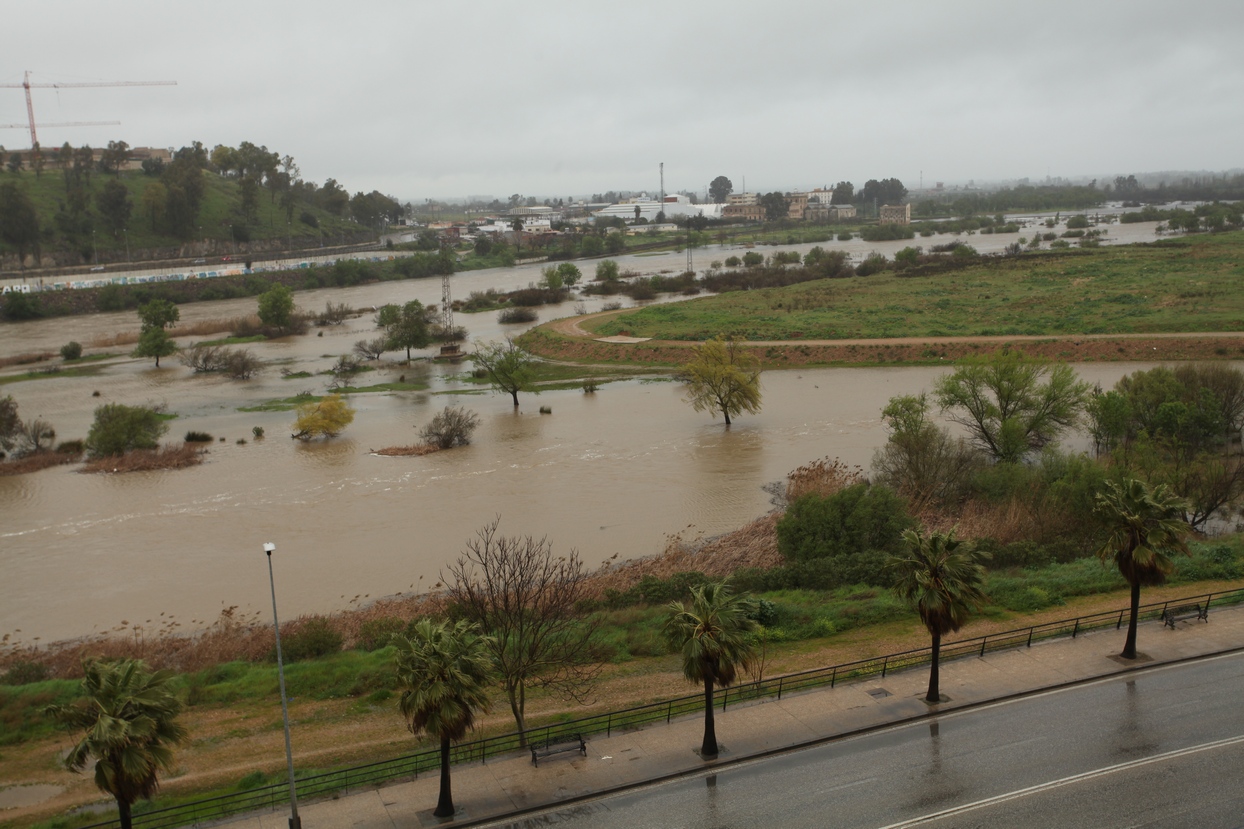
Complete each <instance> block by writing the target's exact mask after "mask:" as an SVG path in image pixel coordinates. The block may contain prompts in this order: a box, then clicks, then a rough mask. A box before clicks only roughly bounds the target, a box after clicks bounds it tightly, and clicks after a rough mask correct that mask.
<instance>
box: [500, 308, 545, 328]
mask: <svg viewBox="0 0 1244 829" xmlns="http://www.w3.org/2000/svg"><path fill="white" fill-rule="evenodd" d="M539 318H540V315H539V314H537V313H536V312H535V311H533V310H532V309H531V308H504V309H502V311H501V313H499V314H497V322H499V323H502V324H511V323H516V322H535V321H536V320H538V319H539Z"/></svg>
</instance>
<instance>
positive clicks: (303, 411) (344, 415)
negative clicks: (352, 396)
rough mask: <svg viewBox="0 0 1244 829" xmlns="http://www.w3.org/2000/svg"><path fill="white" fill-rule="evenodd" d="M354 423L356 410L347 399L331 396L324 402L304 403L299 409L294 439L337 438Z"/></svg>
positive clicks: (337, 395)
mask: <svg viewBox="0 0 1244 829" xmlns="http://www.w3.org/2000/svg"><path fill="white" fill-rule="evenodd" d="M353 421H354V409H353V408H352V407H351V406H350V404H349V403H347V402H346V401H345V398H343V397H342V396H341V395H339V394H330V395H328V396H327V397H325V398H323V399H322V400H319V401H311V402H309V403H303V404H302V405H301V406H299V407H298V419H297V420H296V421H295V422H294V433H293V435H292V437H294V438H297V439H298V440H311V439H312V438H318V437H325V438H331V437H336V436H337V435H339V434H341V432H342V431H343V430H344V429H345V428H346V427H347V426H349V425H350V424H351V423H352V422H353Z"/></svg>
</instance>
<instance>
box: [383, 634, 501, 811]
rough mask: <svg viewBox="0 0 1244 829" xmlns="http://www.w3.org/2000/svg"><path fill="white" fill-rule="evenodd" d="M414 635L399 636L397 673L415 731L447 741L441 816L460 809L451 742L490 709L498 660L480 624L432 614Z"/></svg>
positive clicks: (408, 720)
mask: <svg viewBox="0 0 1244 829" xmlns="http://www.w3.org/2000/svg"><path fill="white" fill-rule="evenodd" d="M412 634H413V635H412V636H410V637H409V638H407V637H405V636H397V637H394V639H393V644H394V645H396V646H397V654H396V662H397V678H398V681H399V682H400V683H401V685H402V687H403V690H402V698H401V700H400V701H399V707H400V708H401V711H402V716H403V717H405V718H406V724H407V726H408V727H409V728H410V732H411V733H412V734H415V735H419V734H421V733H425V734H429V735H431V736H433V737H437V738H439V739H440V741H441V794H440V799H439V800H438V801H437V803H436V811H434V812H433V813H432V814H433V815H435V816H436V817H451V816H452V815H453V814H454V798H453V794H452V792H451V791H450V786H449V744H450V742H452V741H455V740H461V739H462V738H463V737H464V736H466V734H467V732H468V731H470V730H471V728H472V727H474V725H475V712H476V711H487V710H488V691H487V689H488V685H489V682H490V680H491V679H492V662H491V660H490V658H489V656H488V640H487V638H486V637H483V636H480V635H478V634H477V633H476V628H475V626H474V625H472V624H470V623H468V622H465V621H460V622H457V623H455V624H453V625H449V624H447V623H444V622H440V623H433V622H431V621H429V620H427V619H424V620H422V621H420V622H419V623H418V624H417V625H415V628H414V630H413V631H412Z"/></svg>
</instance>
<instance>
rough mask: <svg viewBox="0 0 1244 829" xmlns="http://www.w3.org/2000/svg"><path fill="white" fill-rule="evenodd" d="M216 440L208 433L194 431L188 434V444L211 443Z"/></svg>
mask: <svg viewBox="0 0 1244 829" xmlns="http://www.w3.org/2000/svg"><path fill="white" fill-rule="evenodd" d="M215 439H216V438H214V437H212V436H211V435H209V434H208V433H207V432H195V431H193V430H192V431H189V432H186V443H211V442H212V441H214V440H215Z"/></svg>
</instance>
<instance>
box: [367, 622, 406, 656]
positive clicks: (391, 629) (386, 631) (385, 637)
mask: <svg viewBox="0 0 1244 829" xmlns="http://www.w3.org/2000/svg"><path fill="white" fill-rule="evenodd" d="M405 629H406V623H405V622H403V621H402V620H401V619H399V618H397V617H396V616H381V617H380V618H379V619H368V620H367V621H366V622H364V623H363V624H362V625H361V626H360V627H359V638H358V647H359V649H360V650H365V651H378V650H380V649H381V648H383V647H385V646H386V645H388V644H389V640H390V639H392V638H393V636H394V635H395V634H398V633H401V632H402V631H404V630H405Z"/></svg>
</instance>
